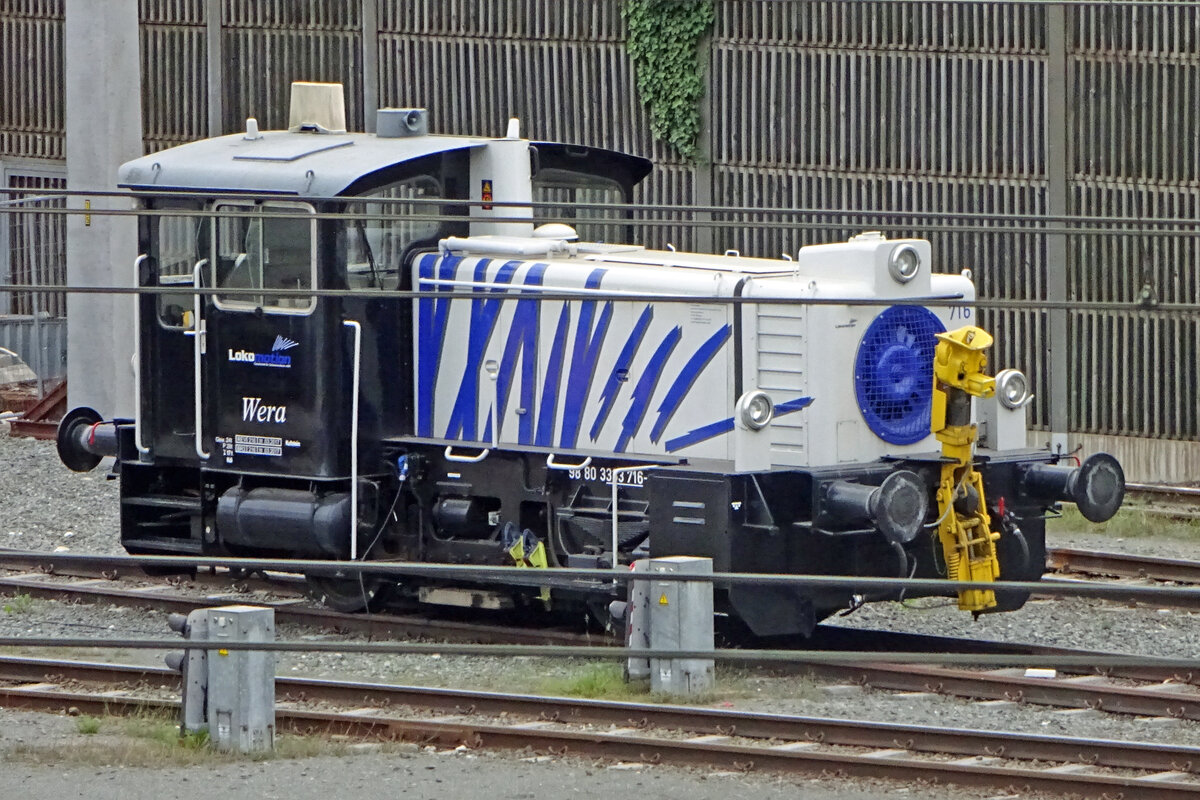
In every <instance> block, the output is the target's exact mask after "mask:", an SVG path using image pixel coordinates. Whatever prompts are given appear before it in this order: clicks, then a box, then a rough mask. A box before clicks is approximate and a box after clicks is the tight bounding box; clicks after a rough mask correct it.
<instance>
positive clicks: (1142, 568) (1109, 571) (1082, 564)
mask: <svg viewBox="0 0 1200 800" xmlns="http://www.w3.org/2000/svg"><path fill="white" fill-rule="evenodd" d="M1046 565H1047V566H1048V567H1050V568H1051V569H1053V570H1056V571H1058V572H1060V573H1074V574H1083V575H1098V576H1106V577H1117V578H1142V579H1146V580H1152V581H1169V582H1172V583H1186V584H1197V583H1200V562H1196V561H1189V560H1186V559H1181V558H1160V557H1157V556H1136V555H1130V554H1128V553H1107V552H1103V551H1099V550H1080V549H1076V548H1069V547H1052V548H1048V549H1047V551H1046Z"/></svg>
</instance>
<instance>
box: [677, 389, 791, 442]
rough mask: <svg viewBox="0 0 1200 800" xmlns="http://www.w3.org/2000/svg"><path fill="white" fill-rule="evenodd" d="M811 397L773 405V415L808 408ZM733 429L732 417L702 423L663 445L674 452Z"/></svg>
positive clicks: (777, 415) (778, 415)
mask: <svg viewBox="0 0 1200 800" xmlns="http://www.w3.org/2000/svg"><path fill="white" fill-rule="evenodd" d="M812 401H813V399H812V398H811V397H797V398H796V399H794V400H788V401H786V402H783V403H778V404H777V405H776V406H775V416H776V417H781V416H783V415H784V414H791V413H792V412H795V411H799V410H801V409H803V408H808V407H809V406H810V405H812ZM732 430H733V417H728V418H726V419H722V420H718V421H716V422H710V423H709V424H708V425H702V426H700V427H699V428H693V429H692V430H690V431H688V432H687V433H685V434H683V435H682V436H676V437H675V438H674V439H667V442H666V444H665V445H664V447H666V448H667V452H668V453H674V452H675V451H676V450H682V449H683V448H685V447H691V446H692V445H694V444H699V443H700V442H704V441H708V440H709V439H711V438H713V437H714V436H720V435H721V434H723V433H729V432H730V431H732Z"/></svg>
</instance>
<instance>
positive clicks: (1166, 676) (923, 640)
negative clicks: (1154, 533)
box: [0, 563, 1200, 683]
mask: <svg viewBox="0 0 1200 800" xmlns="http://www.w3.org/2000/svg"><path fill="white" fill-rule="evenodd" d="M50 574H53V575H55V576H56V577H61V574H60V573H59V572H51V573H50ZM68 574H70V575H73V576H79V577H89V576H93V575H101V576H103V577H104V578H105V579H107V580H109V581H111V580H112V579H113V578H114V577H115V575H114V574H113V573H111V572H107V571H105V570H103V569H96V568H89V567H88V565H86V564H83V563H81V564H78V565H74V566H72V567H71V569H70V570H69V571H68ZM39 577H40V576H9V577H7V578H2V577H0V593H3V591H4V590H5V589H7V590H9V591H10V592H23V593H26V594H29V595H30V596H36V597H40V598H47V599H58V598H59V597H60V596H61V595H62V594H64V593H67V594H70V595H71V598H72V600H76V601H84V602H93V603H104V604H110V605H117V606H122V607H128V608H141V609H153V610H160V611H176V612H180V613H185V612H189V611H191V610H194V609H196V608H201V607H203V606H205V605H210V604H212V603H213V602H220V601H223V600H227V599H237V600H242V599H243V598H242V597H241V596H240V594H239V593H237V592H234V593H220V594H207V595H202V596H195V595H193V596H190V597H182V598H180V597H174V596H170V595H161V594H158V593H157V591H156V590H158V589H165V588H166V587H159V586H152V587H148V588H147V589H142V590H137V589H134V590H128V589H124V590H123V589H115V588H106V584H105V583H102V582H100V581H85V582H83V583H79V582H71V583H57V582H54V583H51V582H45V581H42V580H39ZM137 577H142V576H140V575H138V576H137ZM196 579H199V580H200V581H201V582H202V583H205V584H212V583H219V582H221V581H226V582H227V581H229V580H243V579H234V578H233V577H232V576H230V575H229V574H227V573H226V574H207V573H200V574H199V575H198V576H197V578H196ZM273 580H274V579H271V580H267V581H258V582H255V581H253V580H252V579H246V582H247V583H248V584H249V585H257V586H261V587H263V588H267V589H271V590H278V588H279V586H278V585H277V584H275V583H274V582H273ZM288 583H292V584H293V587H292V588H294V584H295V583H296V582H295V581H289V582H288ZM297 594H301V593H300V592H297ZM255 602H256V603H259V604H261V605H264V606H269V607H271V608H274V609H275V611H276V617H277V618H278V619H280V620H281V621H286V622H291V623H294V624H298V625H305V626H311V627H317V628H324V629H327V630H334V631H337V632H357V633H367V634H370V635H374V636H383V635H392V636H402V637H416V638H425V639H441V640H445V641H473V642H491V643H498V644H521V643H524V644H566V645H570V644H575V645H586V644H593V645H594V644H601V645H610V646H617V645H618V644H619V642H618V641H617V639H616V638H615V637H611V636H604V635H588V634H578V633H572V632H569V631H563V630H556V629H552V628H550V629H548V628H546V627H544V626H542V627H538V628H536V629H532V630H531V629H528V628H522V627H516V628H514V627H511V626H510V625H505V624H493V623H474V622H462V621H458V620H443V619H438V618H436V617H432V618H431V617H428V616H420V615H418V616H413V615H404V614H394V613H376V614H344V613H341V612H337V611H331V610H328V609H323V608H319V607H310V606H303V605H298V604H297V603H296V601H295V600H291V599H285V600H279V601H260V600H259V599H255ZM734 643H735V644H737V643H741V641H740V640H735V642H734ZM794 644H795V645H796V647H797V648H798V649H815V650H821V651H839V650H840V651H853V652H856V653H878V654H879V656H880V657H885V656H886V654H887V653H888V652H935V653H962V654H989V653H990V654H997V653H1006V654H1015V655H1027V656H1037V657H1044V658H1059V657H1063V656H1084V657H1097V658H1098V657H1103V656H1105V655H1109V654H1106V653H1102V652H1098V651H1088V650H1079V649H1071V648H1062V647H1051V646H1046V645H1036V644H1029V643H1021V642H999V641H988V640H979V639H961V638H952V637H948V636H932V635H929V634H912V633H904V632H899V631H884V630H869V629H858V628H844V627H839V626H834V625H819V626H817V628H816V630H815V631H814V634H813V635H812V636H811V637H809V638H808V639H803V640H802V639H796V640H795V642H794ZM968 660H969V659H968ZM1197 666H1198V667H1200V665H1197ZM799 668H801V669H802V668H803V665H799ZM1076 671H1077V672H1080V673H1084V674H1093V673H1094V671H1093V670H1092V669H1091V668H1090V666H1089V667H1087V668H1081V669H1079V670H1076ZM1106 675H1107V676H1109V677H1114V678H1123V679H1128V680H1136V681H1147V682H1166V681H1174V682H1181V683H1193V682H1200V670H1181V669H1177V668H1170V667H1156V666H1154V665H1153V664H1152V663H1147V664H1145V665H1141V666H1138V667H1115V668H1111V669H1109V670H1107V671H1106Z"/></svg>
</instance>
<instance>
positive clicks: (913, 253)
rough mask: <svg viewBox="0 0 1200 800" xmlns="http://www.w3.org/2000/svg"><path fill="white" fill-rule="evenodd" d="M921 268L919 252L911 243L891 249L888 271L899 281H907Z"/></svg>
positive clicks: (915, 275)
mask: <svg viewBox="0 0 1200 800" xmlns="http://www.w3.org/2000/svg"><path fill="white" fill-rule="evenodd" d="M920 269H921V254H920V253H918V252H917V248H915V247H913V246H912V245H911V244H902V245H900V246H899V247H897V248H896V249H895V250H893V251H892V257H891V258H890V259H889V260H888V272H890V273H892V277H893V278H895V279H896V281H897V282H899V283H908V282H909V281H911V280H912V279H913V278H915V277H917V271H918V270H920Z"/></svg>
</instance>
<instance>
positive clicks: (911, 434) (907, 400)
mask: <svg viewBox="0 0 1200 800" xmlns="http://www.w3.org/2000/svg"><path fill="white" fill-rule="evenodd" d="M945 330H946V327H945V326H944V325H942V321H941V320H940V319H938V318H937V317H936V316H935V315H934V314H933V312H932V311H930V310H929V309H927V308H921V307H920V306H892V307H891V308H889V309H887V310H886V311H884V312H883V313H882V314H880V315H879V316H878V317H876V318H875V319H874V321H873V322H872V323H871V324H870V325H869V326H868V327H867V332H866V333H864V334H863V338H862V341H861V342H860V343H859V345H858V356H857V357H856V358H855V359H854V391H855V394H857V395H858V407H859V409H860V410H861V411H862V415H863V419H865V420H866V421H867V425H868V427H870V429H871V430H872V431H874V433H875V435H876V436H878V437H879V438H880V439H883V440H884V441H885V442H890V443H891V444H913V443H914V442H919V441H921V440H922V439H924V438H925V437H926V436H928V435H929V424H930V420H929V417H930V407H931V405H932V403H933V351H934V348H935V347H936V346H937V339H936V338H935V337H934V334H937V333H942V332H943V331H945Z"/></svg>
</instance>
